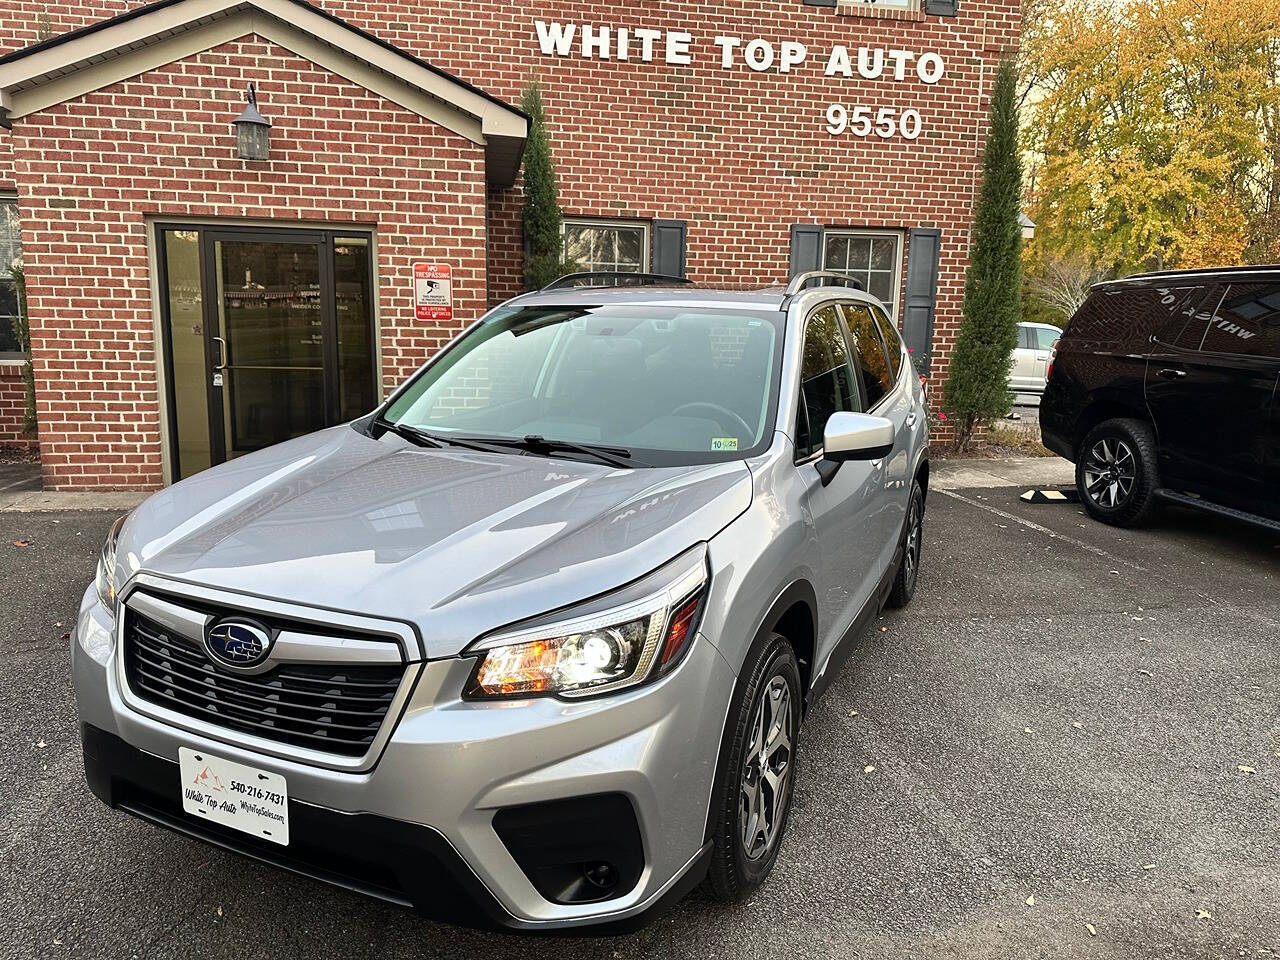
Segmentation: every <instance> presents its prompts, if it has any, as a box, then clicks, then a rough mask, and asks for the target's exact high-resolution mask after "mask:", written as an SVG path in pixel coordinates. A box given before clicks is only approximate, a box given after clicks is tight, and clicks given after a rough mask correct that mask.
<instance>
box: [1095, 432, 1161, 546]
mask: <svg viewBox="0 0 1280 960" xmlns="http://www.w3.org/2000/svg"><path fill="white" fill-rule="evenodd" d="M1159 463H1160V461H1159V459H1158V454H1157V448H1156V435H1155V432H1154V431H1153V430H1152V429H1151V425H1150V424H1149V423H1144V422H1143V421H1141V420H1133V419H1129V418H1118V419H1115V420H1105V421H1103V422H1102V423H1100V424H1098V425H1097V426H1096V427H1094V428H1093V429H1092V430H1090V431H1089V432H1088V434H1086V435H1085V438H1084V440H1083V441H1082V442H1081V443H1080V446H1079V447H1078V448H1077V450H1076V489H1077V490H1078V491H1079V493H1080V502H1081V503H1083V504H1084V508H1085V510H1086V511H1087V512H1088V514H1089V516H1091V517H1093V518H1094V519H1095V520H1100V521H1102V522H1103V523H1107V524H1110V525H1111V526H1113V527H1137V526H1141V525H1142V524H1143V523H1146V522H1147V521H1148V520H1150V519H1151V517H1152V515H1153V514H1154V513H1155V511H1156V495H1155V494H1156V490H1158V489H1159V488H1160V473H1159V469H1160V468H1159Z"/></svg>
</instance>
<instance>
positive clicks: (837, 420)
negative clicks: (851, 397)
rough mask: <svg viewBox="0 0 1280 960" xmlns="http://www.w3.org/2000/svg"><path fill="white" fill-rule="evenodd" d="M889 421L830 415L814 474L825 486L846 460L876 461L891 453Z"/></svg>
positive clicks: (891, 429)
mask: <svg viewBox="0 0 1280 960" xmlns="http://www.w3.org/2000/svg"><path fill="white" fill-rule="evenodd" d="M893 433H894V431H893V421H892V420H886V419H885V418H884V417H870V416H867V415H866V414H865V413H833V414H832V415H831V417H830V418H829V419H828V420H827V425H826V428H825V429H824V430H823V432H822V448H823V453H822V459H821V460H820V461H819V462H818V473H819V474H820V475H821V476H822V484H823V486H826V485H827V484H828V483H830V482H831V481H832V480H833V479H834V478H835V475H836V471H837V470H839V469H840V464H842V463H844V462H845V461H846V460H879V459H881V458H882V457H887V456H888V455H889V454H890V453H891V452H892V451H893Z"/></svg>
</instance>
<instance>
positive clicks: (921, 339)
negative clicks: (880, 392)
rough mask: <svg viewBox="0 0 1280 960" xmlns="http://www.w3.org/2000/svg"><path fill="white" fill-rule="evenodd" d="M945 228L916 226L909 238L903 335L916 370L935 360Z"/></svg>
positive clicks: (926, 368) (925, 368)
mask: <svg viewBox="0 0 1280 960" xmlns="http://www.w3.org/2000/svg"><path fill="white" fill-rule="evenodd" d="M941 243H942V231H941V230H935V229H918V230H912V231H911V232H910V234H909V235H908V240H907V296H906V298H905V301H904V303H903V311H902V339H903V340H904V341H905V342H906V344H907V349H908V350H910V351H911V359H912V361H914V363H915V365H916V372H917V373H921V374H925V375H926V376H927V375H928V373H929V370H930V368H931V366H932V363H933V319H934V315H935V313H936V312H937V306H938V253H939V248H940V246H941Z"/></svg>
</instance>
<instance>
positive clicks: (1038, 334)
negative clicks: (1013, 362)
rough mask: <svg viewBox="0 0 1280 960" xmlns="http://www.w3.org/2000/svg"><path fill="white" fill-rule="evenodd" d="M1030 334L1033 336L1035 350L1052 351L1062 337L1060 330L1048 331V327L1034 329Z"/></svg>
mask: <svg viewBox="0 0 1280 960" xmlns="http://www.w3.org/2000/svg"><path fill="white" fill-rule="evenodd" d="M1031 332H1032V333H1033V334H1035V338H1036V347H1035V349H1037V350H1052V349H1053V345H1054V344H1055V343H1057V342H1058V339H1059V338H1060V337H1061V336H1062V331H1061V330H1050V329H1049V328H1048V327H1035V328H1034V329H1033V330H1032V331H1031Z"/></svg>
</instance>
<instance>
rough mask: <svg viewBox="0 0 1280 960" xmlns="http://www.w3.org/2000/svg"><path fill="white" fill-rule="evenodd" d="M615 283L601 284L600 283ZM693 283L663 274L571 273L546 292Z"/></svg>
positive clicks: (549, 286)
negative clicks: (580, 288) (578, 288)
mask: <svg viewBox="0 0 1280 960" xmlns="http://www.w3.org/2000/svg"><path fill="white" fill-rule="evenodd" d="M602 280H603V281H609V280H612V281H614V282H613V283H607V282H606V283H600V282H598V281H602ZM692 283H693V281H692V280H688V279H686V278H684V277H669V276H667V275H666V274H662V273H626V272H624V271H621V270H615V271H596V272H592V273H570V274H566V275H565V276H563V277H560V278H559V279H558V280H552V281H551V282H550V283H548V284H547V285H546V286H545V287H543V288H542V289H543V291H546V290H570V289H572V288H574V287H659V286H665V285H667V284H675V285H677V286H683V285H692Z"/></svg>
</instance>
